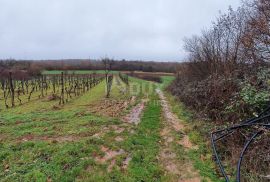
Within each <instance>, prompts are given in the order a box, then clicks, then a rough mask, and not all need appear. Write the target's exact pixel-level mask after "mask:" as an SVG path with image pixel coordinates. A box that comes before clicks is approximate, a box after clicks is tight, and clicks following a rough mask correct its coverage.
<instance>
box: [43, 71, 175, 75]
mask: <svg viewBox="0 0 270 182" xmlns="http://www.w3.org/2000/svg"><path fill="white" fill-rule="evenodd" d="M62 72H65V73H68V74H73V73H74V74H91V73H98V74H104V73H105V71H104V70H68V71H61V70H51V71H43V72H42V74H47V75H49V74H61V73H62ZM110 72H111V73H114V74H117V73H118V72H119V71H110ZM121 72H122V73H125V74H130V73H134V74H140V75H155V76H174V73H163V72H142V71H134V72H131V71H121Z"/></svg>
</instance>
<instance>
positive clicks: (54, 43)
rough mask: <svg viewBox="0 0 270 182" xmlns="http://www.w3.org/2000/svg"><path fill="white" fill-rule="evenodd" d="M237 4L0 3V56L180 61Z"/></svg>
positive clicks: (223, 0) (125, 0) (123, 0)
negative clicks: (193, 40) (195, 38)
mask: <svg viewBox="0 0 270 182" xmlns="http://www.w3.org/2000/svg"><path fill="white" fill-rule="evenodd" d="M229 5H231V6H232V7H233V8H237V7H238V6H239V5H240V0H0V58H16V59H65V58H101V57H104V56H108V57H112V58H115V59H122V58H125V59H140V60H157V61H162V60H165V61H171V60H172V61H178V60H183V59H184V57H185V53H184V51H183V49H182V40H183V38H184V37H188V36H191V35H193V34H199V33H200V31H201V30H202V29H204V28H207V27H209V26H210V25H211V22H212V21H213V20H215V18H216V17H217V16H218V15H219V11H222V12H225V11H226V10H227V9H228V7H229Z"/></svg>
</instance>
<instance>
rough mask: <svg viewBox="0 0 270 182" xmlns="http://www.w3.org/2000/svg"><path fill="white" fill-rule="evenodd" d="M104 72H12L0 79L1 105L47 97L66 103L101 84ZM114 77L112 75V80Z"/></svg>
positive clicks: (13, 104) (11, 105)
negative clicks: (18, 74) (17, 74)
mask: <svg viewBox="0 0 270 182" xmlns="http://www.w3.org/2000/svg"><path fill="white" fill-rule="evenodd" d="M104 78H105V77H104V75H102V74H95V73H94V74H83V75H78V74H76V75H75V74H64V73H63V72H62V73H61V74H60V75H41V76H37V77H25V78H24V77H20V78H19V77H14V76H13V73H12V72H9V74H8V75H7V76H5V77H2V78H1V79H0V81H1V92H0V93H1V95H0V101H2V103H1V106H2V107H3V106H4V107H6V108H10V107H15V106H18V105H22V104H24V103H27V102H30V101H31V100H36V99H41V98H44V97H47V98H48V99H49V100H59V105H62V104H65V103H66V102H68V101H70V100H72V98H75V97H78V96H80V95H82V94H84V93H85V92H88V91H89V90H90V89H92V88H93V87H95V86H96V85H97V84H99V83H100V82H101V81H102V80H103V79H104ZM111 81H112V78H111V77H110V82H111Z"/></svg>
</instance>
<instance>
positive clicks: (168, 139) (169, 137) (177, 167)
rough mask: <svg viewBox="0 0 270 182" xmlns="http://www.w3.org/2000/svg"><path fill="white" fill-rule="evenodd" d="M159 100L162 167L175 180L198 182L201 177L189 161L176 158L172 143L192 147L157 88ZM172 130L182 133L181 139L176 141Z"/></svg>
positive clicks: (180, 123)
mask: <svg viewBox="0 0 270 182" xmlns="http://www.w3.org/2000/svg"><path fill="white" fill-rule="evenodd" d="M157 93H158V95H159V98H160V100H161V105H162V111H163V126H164V127H163V129H162V131H161V132H160V135H161V137H162V141H161V145H162V150H161V152H160V155H159V160H160V161H161V163H162V165H163V167H164V168H165V169H166V174H167V175H169V176H171V175H173V176H177V178H174V180H175V181H177V182H200V181H201V178H200V176H199V174H198V172H197V171H196V170H195V169H194V168H193V165H192V162H191V161H186V160H181V161H179V159H177V155H176V152H175V150H174V147H173V144H180V145H182V146H183V148H184V149H185V150H189V149H192V148H194V146H193V144H192V143H191V142H190V140H189V137H188V136H187V135H186V134H185V133H184V129H185V125H184V124H183V122H182V121H181V120H179V119H178V117H177V116H176V115H175V114H174V113H173V112H172V110H171V107H170V105H169V104H168V102H167V99H166V97H165V96H164V94H163V92H162V91H160V90H157ZM174 132H177V133H182V134H183V135H184V136H183V138H182V140H181V141H177V139H176V137H175V136H174V135H173V133H174Z"/></svg>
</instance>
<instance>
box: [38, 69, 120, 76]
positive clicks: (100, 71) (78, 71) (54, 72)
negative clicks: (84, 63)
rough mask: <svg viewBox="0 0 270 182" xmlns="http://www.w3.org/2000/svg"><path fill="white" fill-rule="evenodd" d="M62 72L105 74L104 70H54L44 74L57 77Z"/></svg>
mask: <svg viewBox="0 0 270 182" xmlns="http://www.w3.org/2000/svg"><path fill="white" fill-rule="evenodd" d="M62 72H64V73H68V74H91V73H97V74H104V73H105V71H104V70H68V71H61V70H52V71H43V72H42V74H46V75H50V74H51V75H56V74H61V73H62ZM111 73H114V74H116V73H118V71H111Z"/></svg>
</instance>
